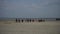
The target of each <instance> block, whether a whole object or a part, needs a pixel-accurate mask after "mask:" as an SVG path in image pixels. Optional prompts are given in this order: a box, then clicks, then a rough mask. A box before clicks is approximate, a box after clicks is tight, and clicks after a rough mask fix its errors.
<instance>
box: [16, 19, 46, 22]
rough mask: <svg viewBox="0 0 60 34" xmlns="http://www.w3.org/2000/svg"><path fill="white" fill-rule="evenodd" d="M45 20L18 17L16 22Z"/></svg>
mask: <svg viewBox="0 0 60 34" xmlns="http://www.w3.org/2000/svg"><path fill="white" fill-rule="evenodd" d="M42 21H45V20H41V19H38V20H36V19H16V22H42Z"/></svg>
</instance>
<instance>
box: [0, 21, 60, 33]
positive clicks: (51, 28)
mask: <svg viewBox="0 0 60 34" xmlns="http://www.w3.org/2000/svg"><path fill="white" fill-rule="evenodd" d="M0 34H60V21H46V22H31V23H28V22H23V23H19V22H18V23H16V22H15V21H3V22H2V21H1V22H0Z"/></svg>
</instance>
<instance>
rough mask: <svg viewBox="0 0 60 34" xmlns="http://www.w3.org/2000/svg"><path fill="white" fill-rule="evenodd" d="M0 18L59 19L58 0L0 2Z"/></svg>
mask: <svg viewBox="0 0 60 34" xmlns="http://www.w3.org/2000/svg"><path fill="white" fill-rule="evenodd" d="M0 17H8V18H60V0H0Z"/></svg>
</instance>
